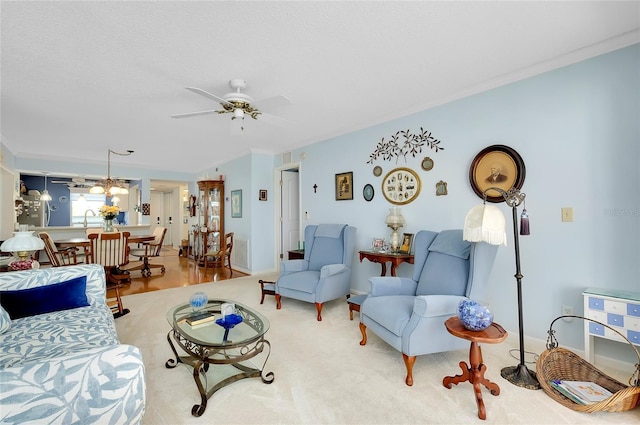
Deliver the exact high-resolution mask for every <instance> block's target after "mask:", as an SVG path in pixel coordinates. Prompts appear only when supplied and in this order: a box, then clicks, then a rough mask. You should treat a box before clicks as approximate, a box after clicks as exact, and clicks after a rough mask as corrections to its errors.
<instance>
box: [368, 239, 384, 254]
mask: <svg viewBox="0 0 640 425" xmlns="http://www.w3.org/2000/svg"><path fill="white" fill-rule="evenodd" d="M371 251H373V252H381V251H384V239H381V238H373V242H372V244H371Z"/></svg>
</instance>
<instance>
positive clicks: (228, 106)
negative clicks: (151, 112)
mask: <svg viewBox="0 0 640 425" xmlns="http://www.w3.org/2000/svg"><path fill="white" fill-rule="evenodd" d="M229 86H231V88H232V89H233V90H235V91H233V92H231V93H227V94H225V95H223V96H216V95H215V94H211V93H209V92H207V91H205V90H202V89H199V88H197V87H185V88H186V89H187V90H189V91H192V92H193V93H196V94H199V95H201V96H204V97H207V98H209V99H212V100H215V101H216V102H219V103H220V105H221V106H222V109H210V110H206V111H199V112H188V113H186V114H177V115H171V118H189V117H196V116H199V115H207V114H214V113H216V114H232V116H231V123H232V126H231V132H232V133H234V134H241V133H242V132H243V131H244V118H245V117H247V116H249V117H251V118H253V119H254V120H259V121H264V122H267V123H269V124H274V125H283V124H285V123H286V122H287V120H285V119H284V118H281V117H277V116H275V115H271V114H266V113H264V112H262V109H271V108H277V107H280V106H285V105H290V104H291V100H290V99H289V98H288V97H286V96H283V95H278V96H273V97H269V98H266V99H261V100H257V101H254V100H253V98H252V97H251V96H249V95H248V94H245V93H242V90H243V89H245V88H246V87H247V82H246V81H245V80H243V79H241V78H234V79H233V80H231V81H229Z"/></svg>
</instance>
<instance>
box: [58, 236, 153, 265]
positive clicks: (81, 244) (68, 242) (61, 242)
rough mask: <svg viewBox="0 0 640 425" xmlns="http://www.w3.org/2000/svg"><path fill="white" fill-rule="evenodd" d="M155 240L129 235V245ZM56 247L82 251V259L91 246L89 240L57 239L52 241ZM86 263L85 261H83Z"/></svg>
mask: <svg viewBox="0 0 640 425" xmlns="http://www.w3.org/2000/svg"><path fill="white" fill-rule="evenodd" d="M154 239H155V236H154V235H130V236H129V243H144V242H150V241H152V240H154ZM53 242H54V243H55V244H56V246H57V247H59V248H68V247H75V248H78V249H82V250H83V251H84V258H85V259H86V258H89V247H90V246H91V242H90V241H89V238H83V237H79V238H68V239H57V240H54V241H53ZM85 262H86V260H85Z"/></svg>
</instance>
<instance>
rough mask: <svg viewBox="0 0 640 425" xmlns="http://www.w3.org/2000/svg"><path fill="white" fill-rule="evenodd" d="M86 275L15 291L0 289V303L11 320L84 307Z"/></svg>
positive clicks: (85, 302)
mask: <svg viewBox="0 0 640 425" xmlns="http://www.w3.org/2000/svg"><path fill="white" fill-rule="evenodd" d="M86 289H87V277H86V276H81V277H76V278H73V279H71V280H67V281H66V282H60V283H54V284H53V285H47V286H39V287H37V288H28V289H20V290H16V291H0V304H2V307H3V308H4V309H5V310H7V312H8V313H9V316H11V320H15V319H20V318H21V317H29V316H35V315H37V314H44V313H51V312H52V311H61V310H70V309H72V308H78V307H86V306H88V305H89V301H88V300H87V294H86Z"/></svg>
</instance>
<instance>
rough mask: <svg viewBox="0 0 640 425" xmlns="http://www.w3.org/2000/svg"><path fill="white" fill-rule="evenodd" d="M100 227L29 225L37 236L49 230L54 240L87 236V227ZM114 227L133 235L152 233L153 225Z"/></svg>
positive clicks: (91, 227)
mask: <svg viewBox="0 0 640 425" xmlns="http://www.w3.org/2000/svg"><path fill="white" fill-rule="evenodd" d="M99 227H100V226H89V227H84V226H47V227H29V230H30V231H33V234H34V235H36V236H37V235H38V233H40V232H47V233H49V235H51V237H52V238H53V239H54V240H56V239H70V238H80V237H86V235H87V229H96V228H99ZM114 227H115V228H116V229H118V230H120V231H125V232H129V233H131V234H132V235H148V234H150V233H151V225H149V224H138V225H134V226H129V225H124V224H120V225H115V226H114Z"/></svg>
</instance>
